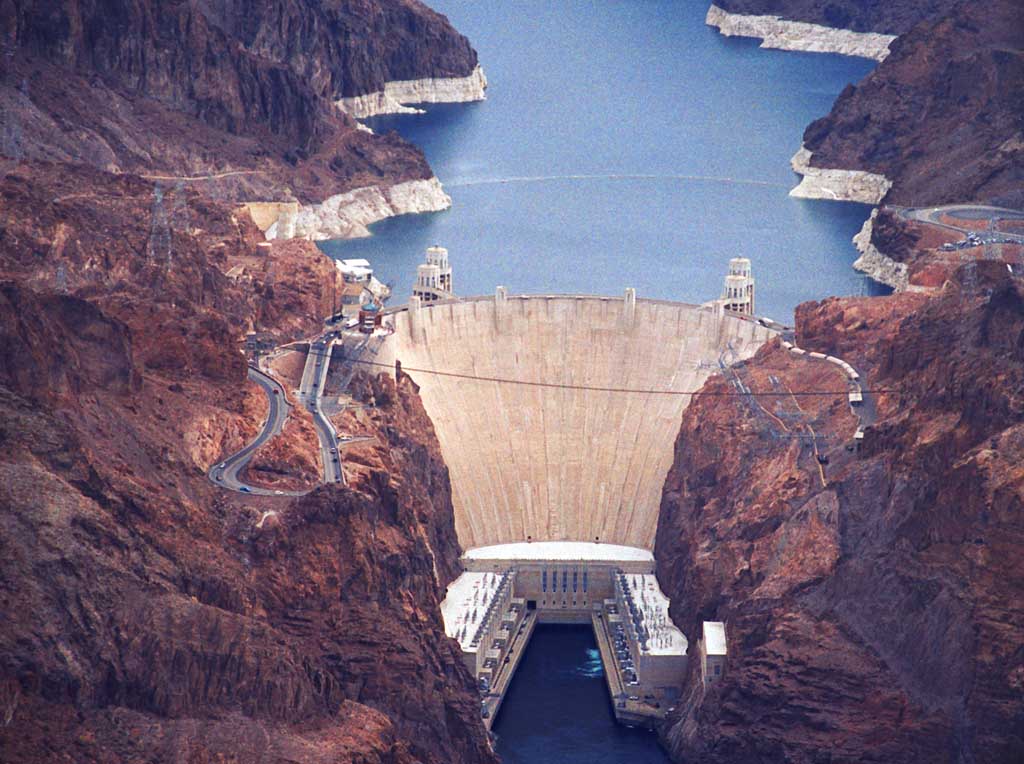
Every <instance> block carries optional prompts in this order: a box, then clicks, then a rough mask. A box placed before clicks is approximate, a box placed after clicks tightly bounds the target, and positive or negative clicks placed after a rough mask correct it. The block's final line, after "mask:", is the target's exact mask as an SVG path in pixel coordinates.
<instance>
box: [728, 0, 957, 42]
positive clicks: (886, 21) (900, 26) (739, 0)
mask: <svg viewBox="0 0 1024 764" xmlns="http://www.w3.org/2000/svg"><path fill="white" fill-rule="evenodd" d="M956 2H957V0H925V1H924V2H921V1H920V0H894V1H892V2H885V3H881V2H870V3H865V2H861V0H716V3H715V5H717V6H719V7H720V8H721V9H722V10H724V11H726V12H728V13H729V14H731V15H737V16H777V17H780V18H782V19H785V20H789V21H798V22H804V23H806V24H813V25H815V26H820V27H828V28H831V29H838V30H850V31H852V32H860V33H875V34H883V35H887V36H896V35H901V34H903V33H904V32H907V31H909V30H910V29H911V28H912V27H913V26H914V25H915V24H917V23H918V22H919V21H921V20H922V19H926V18H930V17H934V16H939V15H942V14H944V13H947V12H948V11H949V9H950V8H952V7H953V5H954V4H955V3H956Z"/></svg>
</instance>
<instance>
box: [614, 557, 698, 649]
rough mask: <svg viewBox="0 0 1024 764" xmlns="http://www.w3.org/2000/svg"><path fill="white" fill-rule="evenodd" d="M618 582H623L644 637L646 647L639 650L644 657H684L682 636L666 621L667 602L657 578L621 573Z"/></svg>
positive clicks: (651, 575)
mask: <svg viewBox="0 0 1024 764" xmlns="http://www.w3.org/2000/svg"><path fill="white" fill-rule="evenodd" d="M622 580H625V582H626V586H625V588H626V589H627V590H628V591H629V594H630V598H631V599H632V600H633V604H634V605H635V606H636V608H637V610H638V611H639V614H640V616H641V617H642V624H643V627H644V629H645V631H646V634H647V639H646V641H645V645H646V648H642V651H643V652H644V654H646V655H686V648H687V644H688V643H687V641H686V635H685V634H683V632H681V631H680V630H679V628H678V627H677V626H676V625H675V624H674V623H673V622H672V619H671V618H669V615H668V608H669V599H668V597H666V596H665V593H664V592H663V591H662V590H661V586H660V585H659V584H658V579H657V577H656V576H655V575H654V574H653V573H642V574H641V573H637V574H633V573H624V574H623V575H622V576H621V578H620V582H621V581H622Z"/></svg>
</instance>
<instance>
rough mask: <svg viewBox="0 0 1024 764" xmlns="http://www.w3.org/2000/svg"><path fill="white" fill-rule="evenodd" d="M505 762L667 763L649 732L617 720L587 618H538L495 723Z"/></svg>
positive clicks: (652, 734)
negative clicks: (573, 621) (582, 621)
mask: <svg viewBox="0 0 1024 764" xmlns="http://www.w3.org/2000/svg"><path fill="white" fill-rule="evenodd" d="M494 733H495V735H496V736H497V741H498V742H497V750H498V753H499V754H501V758H502V761H503V762H504V764H576V762H580V763H581V764H582V763H585V764H665V762H668V760H669V759H668V757H667V756H666V755H665V753H664V752H663V751H662V750H661V748H660V747H659V745H658V740H657V737H656V736H655V735H654V733H653V732H649V731H647V730H641V729H629V728H628V727H624V726H622V725H620V724H617V723H616V722H615V716H614V714H613V713H612V706H611V700H610V699H609V697H608V687H607V685H606V684H605V680H604V672H603V670H602V668H601V656H600V653H599V652H598V650H597V643H596V642H595V641H594V631H593V629H592V628H591V627H590V626H566V625H555V624H543V625H541V626H538V627H537V629H536V631H535V632H534V634H533V638H532V639H531V640H530V645H529V647H528V648H527V650H526V654H525V655H524V656H523V662H522V663H521V664H520V665H519V669H518V670H517V671H516V676H515V679H513V680H512V685H511V686H510V687H509V689H508V694H507V695H506V696H505V702H504V704H503V705H502V708H501V710H500V711H499V712H498V718H497V719H496V723H495V726H494Z"/></svg>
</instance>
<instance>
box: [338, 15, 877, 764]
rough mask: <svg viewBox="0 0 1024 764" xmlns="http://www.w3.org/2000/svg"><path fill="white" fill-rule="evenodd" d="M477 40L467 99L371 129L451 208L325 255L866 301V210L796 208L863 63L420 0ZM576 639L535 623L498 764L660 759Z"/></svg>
mask: <svg viewBox="0 0 1024 764" xmlns="http://www.w3.org/2000/svg"><path fill="white" fill-rule="evenodd" d="M428 2H429V3H430V5H432V6H433V7H434V8H436V9H438V10H440V11H441V12H443V13H445V14H447V15H448V17H449V18H450V19H451V20H452V22H453V23H454V24H455V26H456V27H457V28H458V29H459V30H460V31H462V32H463V33H465V34H466V35H467V36H468V37H469V38H470V39H471V40H472V41H473V44H474V45H475V46H476V48H477V50H478V51H479V53H480V59H481V62H482V63H483V66H484V69H485V71H486V72H487V75H488V78H489V79H490V82H491V87H490V89H489V90H488V99H487V101H485V102H483V103H477V104H460V105H441V106H435V107H429V112H428V113H427V114H426V115H420V116H398V117H385V118H378V119H374V120H370V121H369V124H370V125H371V126H372V127H373V129H374V130H376V131H378V132H381V131H386V130H390V129H394V130H397V131H398V132H399V133H401V134H402V135H403V136H405V137H406V138H408V139H409V140H411V141H413V142H414V143H416V144H417V145H418V146H420V147H422V149H423V150H424V152H425V153H426V156H427V159H428V160H429V162H430V164H431V166H432V167H433V168H434V171H435V172H436V174H437V176H438V177H439V178H440V179H441V182H442V183H443V184H444V186H445V188H446V190H447V191H448V193H449V194H450V195H451V197H452V200H453V206H452V208H451V210H448V211H446V212H441V213H437V214H430V215H406V216H403V217H401V218H396V219H392V220H387V221H383V222H381V223H379V224H377V225H376V226H374V228H373V231H374V236H373V237H372V238H369V239H364V240H358V241H348V242H340V241H339V242H329V243H325V244H324V249H325V250H327V251H328V252H329V253H331V254H333V255H335V256H339V257H366V258H368V259H369V260H370V261H371V262H372V264H373V265H374V267H375V269H376V271H377V275H378V276H380V277H381V278H382V279H383V280H385V281H390V282H393V283H394V287H395V295H394V298H393V302H394V303H396V304H398V303H402V302H404V301H405V300H406V298H407V296H408V294H409V288H410V286H411V284H412V281H413V279H414V276H415V268H416V265H417V264H418V263H420V262H422V261H423V251H424V249H425V248H426V247H428V246H429V245H431V244H434V243H439V244H442V245H444V246H446V247H448V249H449V251H450V257H451V261H452V264H453V267H454V269H455V270H454V278H455V287H456V291H457V292H458V293H459V294H462V295H474V294H491V293H493V291H494V287H495V286H496V285H498V284H504V285H505V286H507V287H508V288H509V289H510V290H511V291H512V292H541V293H556V292H562V293H593V294H616V295H617V294H621V293H622V290H623V289H624V288H625V287H629V286H631V287H635V288H636V289H637V294H638V295H639V296H641V297H654V298H661V299H672V300H682V301H686V302H704V301H706V300H709V299H712V298H715V297H718V296H719V294H720V291H721V286H722V277H723V275H724V272H725V268H726V265H727V263H728V260H729V258H730V257H734V256H737V255H742V256H746V257H750V258H751V259H752V260H753V264H754V271H755V276H756V278H757V297H758V312H759V313H760V314H761V315H768V316H771V317H772V318H775V319H777V320H782V321H787V322H788V321H790V320H791V319H792V313H793V308H794V307H795V306H796V305H797V304H799V303H800V302H803V301H804V300H809V299H820V298H822V297H825V296H827V295H833V294H839V295H843V294H860V293H865V292H871V293H873V292H874V291H875V290H876V289H880V287H877V286H876V285H874V284H873V283H872V282H869V281H867V280H866V279H864V278H863V277H861V276H859V275H857V274H856V273H855V272H854V271H853V270H852V269H851V267H850V266H851V263H852V262H853V261H854V260H855V259H856V252H855V250H854V248H853V246H852V244H851V243H850V237H852V236H853V234H854V233H856V232H857V230H858V229H859V228H860V225H861V223H863V221H864V219H865V218H866V217H867V215H868V213H869V208H868V207H866V206H864V205H857V204H846V203H836V202H822V201H802V200H796V199H792V198H790V197H789V196H788V195H787V192H788V191H789V189H790V188H792V187H793V186H794V185H795V184H796V183H797V181H798V178H797V176H796V175H795V174H794V173H793V172H792V171H791V170H790V168H789V158H790V156H792V154H793V153H794V152H795V151H796V150H797V149H798V148H799V146H800V139H801V135H802V134H803V130H804V127H805V126H806V125H807V124H808V123H809V122H811V121H812V120H814V119H815V118H817V117H820V116H822V115H824V114H826V113H827V112H828V110H829V108H830V107H831V104H832V102H833V100H834V99H835V97H836V95H838V93H839V92H840V91H841V90H842V89H843V87H844V86H845V85H846V84H847V83H850V82H855V81H857V80H859V79H860V78H861V77H863V76H864V75H865V74H867V73H868V72H869V71H870V69H871V67H872V66H873V62H870V61H867V60H863V59H853V58H843V57H840V56H825V55H815V54H802V53H787V52H779V51H764V50H760V49H758V47H757V43H756V42H755V41H750V40H737V39H726V38H724V37H721V36H720V35H718V33H717V32H715V31H714V30H712V29H711V28H709V27H707V26H705V25H704V14H705V13H706V11H707V7H708V0H686V1H683V2H678V1H677V2H669V1H665V2H656V1H654V0H650V1H648V2H594V1H593V0H587V1H586V2H582V1H575V0H558V1H557V2H551V0H517V1H515V2H501V3H499V2H479V0H428ZM600 671H601V669H600V660H599V658H598V653H597V649H596V646H595V645H594V641H593V636H592V635H591V633H590V630H589V627H585V628H572V627H542V628H540V629H538V631H537V634H536V636H535V637H534V638H533V642H532V644H531V645H530V647H529V651H528V653H527V655H526V657H525V660H524V663H523V665H522V666H521V668H520V669H519V672H518V674H517V676H516V678H515V680H514V682H513V684H512V687H511V689H510V691H509V695H508V698H507V699H506V701H505V704H504V707H503V709H502V711H501V714H500V717H499V719H498V720H497V724H496V727H495V732H496V733H497V735H498V737H499V743H498V748H499V750H500V751H501V753H502V755H503V757H504V759H505V761H506V762H508V763H509V764H544V763H546V762H552V763H553V764H555V763H557V764H602V763H604V762H607V763H608V764H627V763H628V764H645V763H646V762H665V761H667V759H666V757H665V755H664V754H663V753H662V752H661V751H660V749H659V748H658V745H657V742H656V740H655V738H654V736H653V735H652V734H650V733H647V732H642V731H639V730H629V729H626V728H623V727H619V726H617V725H616V724H615V723H614V721H613V717H612V712H611V707H610V705H609V698H608V693H607V690H606V688H605V684H604V680H603V678H602V676H601V673H600Z"/></svg>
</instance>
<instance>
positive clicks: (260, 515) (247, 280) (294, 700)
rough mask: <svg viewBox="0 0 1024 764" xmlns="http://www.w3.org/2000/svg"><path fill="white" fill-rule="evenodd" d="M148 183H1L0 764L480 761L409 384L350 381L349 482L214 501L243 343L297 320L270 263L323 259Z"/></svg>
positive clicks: (447, 530)
mask: <svg viewBox="0 0 1024 764" xmlns="http://www.w3.org/2000/svg"><path fill="white" fill-rule="evenodd" d="M179 194H180V199H179V198H178V195H179ZM154 199H155V197H154V184H153V183H152V182H146V181H143V180H141V179H140V178H138V177H134V176H114V175H110V174H107V173H102V172H99V171H96V170H93V169H91V168H89V167H87V166H85V165H66V164H60V165H46V164H41V163H22V164H21V165H19V166H18V168H17V169H16V170H14V171H11V172H8V173H7V174H6V175H5V177H3V179H2V180H0V210H2V214H3V218H2V220H0V353H2V356H3V358H4V363H3V364H0V528H2V531H0V539H2V541H0V546H2V551H3V554H2V555H0V602H2V606H3V612H4V614H5V616H4V622H3V626H2V628H0V703H2V708H3V716H2V720H3V721H2V722H0V752H2V755H0V758H2V759H3V760H4V761H5V762H12V764H16V763H18V762H26V763H27V762H39V761H69V762H78V761H104V762H135V761H196V762H205V761H286V760H290V761H310V762H337V761H361V762H381V763H382V764H383V763H384V762H387V763H389V764H406V763H408V764H411V763H412V762H436V763H437V764H441V763H442V762H451V761H460V762H468V763H470V764H472V763H473V762H481V763H482V762H488V763H489V762H493V761H494V760H495V757H494V755H493V754H492V753H491V751H490V748H489V745H488V741H487V737H486V733H485V731H484V728H483V725H482V723H481V721H480V719H479V708H478V703H479V701H478V698H477V695H476V691H475V688H474V686H473V682H472V678H471V677H470V676H469V674H468V673H467V672H466V670H465V668H464V666H463V664H462V661H461V658H460V656H459V653H458V649H457V647H456V646H455V645H454V643H453V642H451V641H450V640H448V639H447V638H445V636H444V631H443V626H442V623H441V617H440V612H439V602H440V599H441V598H442V597H443V595H444V590H445V586H446V584H447V583H448V581H449V580H450V579H451V577H452V576H453V575H454V570H455V566H456V565H457V558H458V554H459V549H458V545H457V542H456V539H455V534H454V520H453V515H452V507H451V495H450V486H449V483H448V477H447V471H446V469H445V467H444V465H443V463H442V462H441V460H440V457H439V450H438V446H437V441H436V438H434V436H433V431H432V429H431V427H430V423H429V420H428V419H427V418H426V416H425V414H424V413H423V410H422V407H421V406H420V404H419V399H418V396H417V395H416V391H415V388H414V387H413V386H412V384H411V383H410V382H409V381H408V380H406V381H404V382H403V383H402V384H399V385H395V384H394V383H393V382H391V381H390V380H388V379H386V378H382V379H379V380H373V381H371V382H368V383H367V384H368V385H371V386H372V387H373V389H374V391H375V392H374V395H373V403H374V406H375V408H374V414H373V418H372V419H370V420H368V423H367V427H373V428H374V430H373V432H374V435H375V439H376V441H377V442H378V443H379V444H380V447H379V450H378V451H377V452H375V456H374V461H373V466H372V468H370V469H366V470H364V471H361V472H359V473H358V474H356V475H355V476H354V479H353V480H352V485H351V488H349V489H345V488H342V487H337V486H335V487H324V488H320V489H318V490H316V491H314V492H313V493H311V494H309V495H307V496H305V497H303V498H301V499H299V500H295V501H290V500H288V499H287V498H284V497H252V496H245V495H244V494H233V493H229V492H225V491H220V490H218V489H217V488H216V487H215V486H213V484H212V483H210V482H209V480H208V479H207V478H206V476H205V468H206V467H207V466H208V465H209V464H210V462H211V461H213V460H214V459H216V458H218V455H220V454H224V453H229V452H231V451H234V450H236V449H237V448H238V447H240V446H241V445H242V443H244V442H245V441H246V440H247V439H249V438H250V437H251V436H252V435H253V432H254V430H255V425H256V423H257V422H258V417H259V415H260V411H261V410H260V408H259V404H258V403H257V401H259V399H260V397H261V394H257V395H255V396H254V395H252V394H250V392H249V388H248V387H247V386H246V381H245V376H246V364H245V360H244V357H243V356H242V354H241V353H240V349H239V344H238V342H239V340H240V338H241V336H242V334H244V333H245V332H246V331H248V330H249V329H250V328H253V327H256V328H260V329H264V330H267V331H271V332H275V333H278V336H280V337H282V338H284V337H287V336H288V334H289V333H290V332H292V331H295V332H299V331H306V332H308V331H310V330H311V329H312V328H314V327H316V326H317V325H318V324H319V315H320V314H319V313H318V312H317V311H318V304H319V300H320V299H321V293H320V291H319V286H318V287H317V288H314V289H312V290H309V285H308V284H307V282H306V279H307V277H308V275H309V274H308V271H307V268H306V267H301V266H299V265H298V264H294V265H291V266H289V265H288V259H289V258H292V257H293V256H296V255H298V254H301V255H302V256H303V258H304V259H305V260H306V261H310V262H311V261H313V260H314V259H315V258H319V259H320V261H322V262H323V263H324V264H325V267H326V268H327V269H328V271H329V270H330V269H331V265H330V263H329V262H328V261H327V260H326V258H324V257H323V256H322V255H318V254H317V252H316V249H315V247H314V245H312V244H311V243H309V242H298V241H295V242H289V243H287V244H285V245H274V246H273V247H270V248H269V252H264V253H263V254H261V255H254V254H253V252H254V250H255V244H256V242H257V241H258V240H259V233H258V230H257V229H256V228H255V226H254V225H253V224H252V223H251V222H249V221H248V220H247V219H245V218H244V217H238V216H236V215H234V214H233V205H230V204H223V203H216V202H211V201H210V200H208V199H205V198H203V197H202V196H199V195H197V194H195V193H193V192H190V191H188V190H181V191H175V192H174V193H172V194H170V195H168V196H165V197H162V203H164V204H166V205H168V207H169V209H164V208H163V207H162V206H161V205H156V204H155V203H154ZM261 249H264V250H266V249H267V248H265V247H262V248H261ZM300 250H302V251H301V252H300ZM278 257H280V258H282V259H281V260H280V261H278V260H277V258H278ZM275 263H276V264H277V265H278V266H279V267H275ZM280 294H291V295H292V297H291V298H290V299H291V304H292V306H293V309H294V310H298V311H301V312H302V316H303V318H302V319H298V318H297V317H296V316H294V315H291V316H279V315H278V313H277V311H276V308H275V307H273V306H272V305H270V303H273V302H274V299H273V298H274V295H280ZM278 321H279V322H280V324H276V323H275V322H278ZM264 322H265V323H264ZM303 322H304V323H305V326H300V325H299V324H300V323H303ZM264 405H265V404H264Z"/></svg>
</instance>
